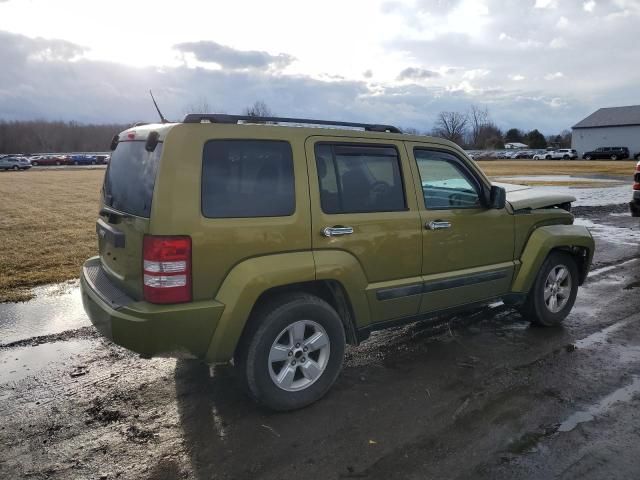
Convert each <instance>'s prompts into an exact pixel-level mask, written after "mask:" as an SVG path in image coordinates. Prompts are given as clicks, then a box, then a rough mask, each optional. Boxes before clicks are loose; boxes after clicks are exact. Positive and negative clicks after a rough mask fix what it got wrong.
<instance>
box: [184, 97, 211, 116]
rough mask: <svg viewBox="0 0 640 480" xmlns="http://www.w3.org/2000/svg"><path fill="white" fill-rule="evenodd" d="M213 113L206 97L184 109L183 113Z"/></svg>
mask: <svg viewBox="0 0 640 480" xmlns="http://www.w3.org/2000/svg"><path fill="white" fill-rule="evenodd" d="M213 111H214V109H213V107H212V106H211V105H210V104H209V100H208V99H207V97H200V98H198V99H197V100H196V101H195V102H193V103H190V104H189V105H187V106H186V107H185V108H184V113H212V112H213Z"/></svg>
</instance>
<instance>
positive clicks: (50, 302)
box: [0, 281, 90, 344]
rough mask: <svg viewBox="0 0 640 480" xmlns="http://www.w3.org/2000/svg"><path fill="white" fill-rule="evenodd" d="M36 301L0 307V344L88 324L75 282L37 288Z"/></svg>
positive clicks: (6, 304) (4, 304)
mask: <svg viewBox="0 0 640 480" xmlns="http://www.w3.org/2000/svg"><path fill="white" fill-rule="evenodd" d="M33 292H34V293H35V295H36V296H35V298H33V299H31V300H29V301H27V302H20V303H2V304H0V344H8V343H13V342H16V341H19V340H25V339H28V338H32V337H40V336H44V335H52V334H57V333H60V332H64V331H66V330H73V329H77V328H80V327H84V326H88V325H90V323H89V319H88V318H87V316H86V314H85V312H84V309H83V307H82V299H81V296H80V287H79V283H78V281H74V282H65V283H61V284H55V285H48V286H45V287H38V288H35V289H34V290H33Z"/></svg>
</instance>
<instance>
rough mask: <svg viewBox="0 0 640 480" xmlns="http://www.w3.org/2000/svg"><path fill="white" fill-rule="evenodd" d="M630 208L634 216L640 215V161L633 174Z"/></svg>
mask: <svg viewBox="0 0 640 480" xmlns="http://www.w3.org/2000/svg"><path fill="white" fill-rule="evenodd" d="M629 208H630V209H631V215H632V216H633V217H640V162H638V164H637V165H636V171H635V173H634V174H633V197H632V198H631V202H630V203H629Z"/></svg>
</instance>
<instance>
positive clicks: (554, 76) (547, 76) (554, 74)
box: [544, 72, 564, 80]
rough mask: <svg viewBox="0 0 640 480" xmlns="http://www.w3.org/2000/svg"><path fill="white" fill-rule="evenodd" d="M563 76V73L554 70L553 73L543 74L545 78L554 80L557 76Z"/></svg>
mask: <svg viewBox="0 0 640 480" xmlns="http://www.w3.org/2000/svg"><path fill="white" fill-rule="evenodd" d="M562 77H564V74H563V73H562V72H555V73H547V74H546V75H545V76H544V79H545V80H556V79H558V78H562Z"/></svg>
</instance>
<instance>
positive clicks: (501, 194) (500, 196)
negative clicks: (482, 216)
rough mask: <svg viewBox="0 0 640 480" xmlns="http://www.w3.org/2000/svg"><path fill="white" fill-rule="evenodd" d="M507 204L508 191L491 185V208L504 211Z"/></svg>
mask: <svg viewBox="0 0 640 480" xmlns="http://www.w3.org/2000/svg"><path fill="white" fill-rule="evenodd" d="M506 203H507V191H506V190H505V189H504V188H502V187H498V186H496V185H491V191H490V194H489V208H495V209H497V210H502V209H503V208H504V207H505V205H506Z"/></svg>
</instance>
